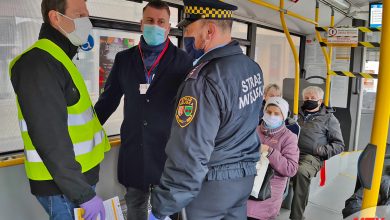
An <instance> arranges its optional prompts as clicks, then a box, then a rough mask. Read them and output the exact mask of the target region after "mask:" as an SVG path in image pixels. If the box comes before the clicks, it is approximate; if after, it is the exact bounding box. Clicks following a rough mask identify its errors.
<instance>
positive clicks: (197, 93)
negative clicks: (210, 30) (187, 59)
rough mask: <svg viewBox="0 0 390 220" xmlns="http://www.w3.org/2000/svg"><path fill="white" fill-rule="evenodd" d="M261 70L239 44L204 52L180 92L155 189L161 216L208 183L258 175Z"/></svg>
mask: <svg viewBox="0 0 390 220" xmlns="http://www.w3.org/2000/svg"><path fill="white" fill-rule="evenodd" d="M262 79H263V74H262V71H261V69H260V67H259V66H258V65H257V64H256V63H255V62H254V61H252V60H251V59H249V58H248V57H247V56H246V55H244V54H243V53H242V50H241V48H240V46H239V44H238V42H236V41H233V42H231V43H229V44H228V45H226V46H224V47H221V48H217V49H214V50H212V51H210V52H208V53H207V54H206V55H205V56H203V57H202V58H201V59H200V61H199V62H198V65H197V66H195V68H194V69H193V70H192V71H191V72H190V73H189V74H188V76H187V78H186V80H185V82H184V83H183V84H182V85H181V88H180V89H179V92H178V102H177V105H176V106H177V108H176V113H175V119H174V121H173V123H172V130H171V137H170V138H169V140H168V143H167V147H166V150H165V151H166V153H167V156H168V158H167V162H166V163H165V168H164V172H163V174H162V176H161V180H160V185H159V186H158V187H156V188H155V189H154V190H153V194H152V207H153V213H154V214H155V215H156V216H157V217H159V216H160V217H161V216H168V215H170V214H172V213H175V212H178V211H180V209H181V208H183V207H185V206H187V205H188V204H189V203H190V202H191V201H192V200H193V199H194V198H195V197H196V196H197V194H198V193H199V191H200V190H201V187H202V183H203V182H204V181H213V180H216V181H218V180H229V179H235V178H240V177H245V176H249V175H255V174H256V168H255V163H256V161H258V159H259V151H258V150H259V145H260V141H259V137H258V135H257V133H256V127H257V125H258V121H259V109H260V108H261V101H262V100H263V97H262V96H263V93H262V91H263V88H262V87H263V80H262Z"/></svg>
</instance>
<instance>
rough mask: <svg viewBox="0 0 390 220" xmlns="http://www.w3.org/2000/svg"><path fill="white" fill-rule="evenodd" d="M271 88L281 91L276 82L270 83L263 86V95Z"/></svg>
mask: <svg viewBox="0 0 390 220" xmlns="http://www.w3.org/2000/svg"><path fill="white" fill-rule="evenodd" d="M271 89H275V90H276V91H278V92H280V93H281V92H282V91H281V89H280V87H279V86H278V84H275V83H271V84H268V85H267V86H266V87H265V88H264V95H265V94H267V93H268V92H269V91H270V90H271Z"/></svg>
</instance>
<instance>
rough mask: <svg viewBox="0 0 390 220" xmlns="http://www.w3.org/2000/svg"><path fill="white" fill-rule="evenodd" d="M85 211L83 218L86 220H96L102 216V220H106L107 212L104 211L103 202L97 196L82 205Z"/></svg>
mask: <svg viewBox="0 0 390 220" xmlns="http://www.w3.org/2000/svg"><path fill="white" fill-rule="evenodd" d="M80 207H81V208H83V209H84V215H83V218H84V219H85V220H96V218H97V216H98V215H99V214H100V220H105V219H106V210H105V209H104V205H103V200H102V199H101V198H100V197H98V196H95V197H93V198H92V199H91V200H89V201H87V202H85V203H83V204H81V205H80Z"/></svg>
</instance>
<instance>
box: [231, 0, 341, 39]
mask: <svg viewBox="0 0 390 220" xmlns="http://www.w3.org/2000/svg"><path fill="white" fill-rule="evenodd" d="M263 1H264V2H267V3H270V4H273V5H275V6H279V0H263ZM226 2H229V3H232V4H235V5H237V6H238V7H239V9H238V11H237V12H236V13H235V14H237V15H239V16H240V17H242V18H248V19H250V20H256V21H259V22H260V23H262V24H264V23H265V24H270V25H272V26H274V27H275V26H276V27H279V28H280V29H281V28H282V27H281V24H280V18H279V12H278V11H274V10H271V9H269V8H266V7H264V6H260V5H256V4H255V3H253V2H251V1H249V0H246V1H243V0H226ZM285 2H286V3H285V9H287V10H289V11H292V12H294V13H297V14H299V15H302V16H304V17H306V18H308V19H311V20H314V19H315V0H300V1H299V2H298V3H293V2H291V1H290V0H285ZM330 15H331V9H330V7H328V6H327V5H325V4H320V18H319V21H320V22H319V23H320V26H328V25H329V23H330ZM345 18H346V16H345V15H343V14H341V13H339V12H337V11H336V12H335V24H336V25H337V24H338V23H339V22H340V21H342V20H344V19H345ZM286 22H287V25H288V28H289V30H290V31H292V32H296V33H300V34H313V33H314V25H313V24H311V23H308V22H304V21H301V20H299V19H297V18H294V17H291V16H289V15H287V16H286Z"/></svg>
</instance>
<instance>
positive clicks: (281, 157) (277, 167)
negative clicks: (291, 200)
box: [247, 124, 299, 220]
mask: <svg viewBox="0 0 390 220" xmlns="http://www.w3.org/2000/svg"><path fill="white" fill-rule="evenodd" d="M257 132H258V134H259V136H260V140H261V143H262V144H266V145H268V146H269V147H270V150H269V151H270V152H271V154H270V155H269V157H268V159H269V162H270V166H271V167H272V168H273V169H274V171H275V175H274V177H273V178H272V179H271V198H269V199H267V200H265V201H253V200H249V201H248V207H247V213H248V217H252V218H256V219H261V220H266V219H274V218H276V216H277V215H278V214H279V210H280V206H281V205H282V197H283V192H284V189H285V187H286V184H287V178H288V177H293V176H294V175H295V174H296V173H297V170H298V160H299V148H298V137H297V136H296V135H295V134H294V133H292V132H291V131H290V130H288V129H287V128H286V126H284V125H283V126H282V127H279V128H276V129H269V130H267V129H266V128H265V127H264V126H263V124H262V125H260V126H258V127H257Z"/></svg>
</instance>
